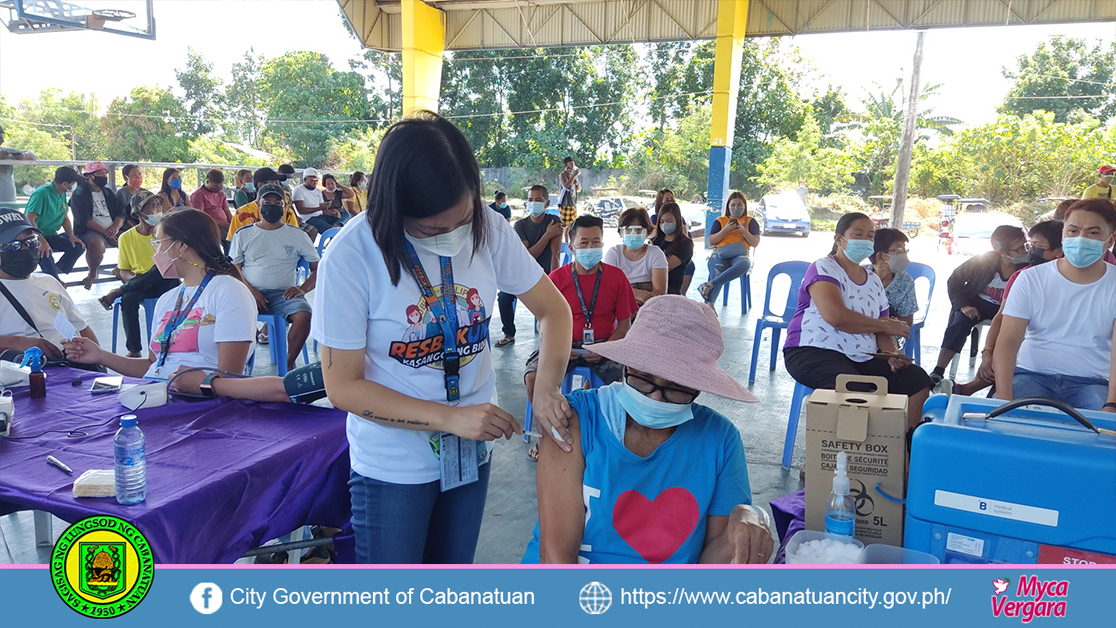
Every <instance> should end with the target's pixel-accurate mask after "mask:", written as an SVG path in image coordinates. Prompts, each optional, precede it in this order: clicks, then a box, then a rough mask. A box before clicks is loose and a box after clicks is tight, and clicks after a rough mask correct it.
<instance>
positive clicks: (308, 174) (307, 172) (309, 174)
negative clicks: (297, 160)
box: [302, 168, 320, 179]
mask: <svg viewBox="0 0 1116 628" xmlns="http://www.w3.org/2000/svg"><path fill="white" fill-rule="evenodd" d="M309 177H320V175H319V174H318V171H317V170H316V169H314V168H307V169H306V170H303V171H302V178H303V179H306V178H309Z"/></svg>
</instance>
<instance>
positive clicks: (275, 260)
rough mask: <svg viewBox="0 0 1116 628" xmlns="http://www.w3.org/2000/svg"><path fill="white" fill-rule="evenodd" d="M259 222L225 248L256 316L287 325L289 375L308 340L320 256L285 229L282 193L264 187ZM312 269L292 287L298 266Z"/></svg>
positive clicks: (294, 232) (303, 238)
mask: <svg viewBox="0 0 1116 628" xmlns="http://www.w3.org/2000/svg"><path fill="white" fill-rule="evenodd" d="M257 199H258V202H259V203H260V214H261V215H262V216H263V220H262V221H260V222H257V223H255V224H252V225H249V226H247V227H243V228H241V229H240V231H237V232H236V233H235V234H233V239H232V246H231V247H230V248H229V253H230V257H232V260H233V263H234V264H236V266H237V268H239V269H240V272H241V274H243V276H244V283H245V284H246V285H247V286H248V289H249V290H251V292H252V297H253V298H255V299H256V305H257V306H258V307H259V309H260V314H275V315H277V316H281V317H282V318H283V320H285V321H287V322H288V323H290V324H291V329H290V332H288V334H287V369H288V370H290V369H293V368H294V364H295V358H297V357H298V354H299V353H300V352H302V347H303V345H305V344H306V338H307V337H308V336H309V335H310V303H309V302H308V301H307V300H306V293H307V292H309V291H310V290H313V289H314V281H315V280H316V278H317V271H318V251H317V250H316V249H315V248H314V245H313V244H312V243H311V242H310V240H309V239H307V238H306V234H304V233H303V232H302V231H301V230H299V229H298V228H297V227H293V226H291V225H288V224H284V223H283V212H284V207H283V188H282V187H280V186H278V185H275V184H268V185H265V186H263V187H262V188H260V190H259V194H258V195H257ZM300 259H305V260H306V261H307V262H309V263H310V276H309V277H307V278H306V281H305V282H304V283H303V284H302V285H301V286H299V285H296V280H297V278H296V273H297V270H298V262H299V260H300Z"/></svg>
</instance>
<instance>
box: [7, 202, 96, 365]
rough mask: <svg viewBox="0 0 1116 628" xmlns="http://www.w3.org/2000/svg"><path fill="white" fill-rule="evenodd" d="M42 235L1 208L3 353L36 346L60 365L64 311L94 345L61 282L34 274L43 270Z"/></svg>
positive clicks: (19, 216)
mask: <svg viewBox="0 0 1116 628" xmlns="http://www.w3.org/2000/svg"><path fill="white" fill-rule="evenodd" d="M41 237H42V236H41V235H40V233H39V230H38V229H36V228H35V227H32V226H31V223H29V222H27V219H26V218H24V216H23V214H21V213H20V212H19V211H18V210H15V209H7V208H4V209H0V353H2V352H4V351H9V350H10V351H15V352H18V353H22V352H24V351H26V350H27V349H30V348H31V347H38V348H39V349H40V350H42V352H43V355H45V356H46V357H47V359H48V360H56V361H57V360H62V359H63V356H64V354H63V352H62V343H63V342H68V341H69V340H70V339H69V338H63V337H62V334H60V333H59V332H58V330H57V329H55V328H54V320H55V318H56V317H57V316H58V313H59V312H61V313H62V314H63V315H64V316H65V317H66V319H67V320H69V321H70V324H72V325H73V326H74V328H75V329H77V330H78V333H79V334H80V335H81V336H84V337H85V338H89V339H90V340H92V341H94V342H96V341H97V336H96V335H95V334H94V333H93V330H92V329H90V328H89V324H88V323H86V322H85V319H84V318H82V316H81V313H80V312H78V310H77V308H76V307H75V306H74V301H73V299H71V298H70V295H69V294H67V293H66V289H65V288H63V287H62V284H60V283H58V280H57V279H55V278H54V277H51V276H50V275H45V274H42V273H36V272H35V268H37V267H38V265H39V238H41Z"/></svg>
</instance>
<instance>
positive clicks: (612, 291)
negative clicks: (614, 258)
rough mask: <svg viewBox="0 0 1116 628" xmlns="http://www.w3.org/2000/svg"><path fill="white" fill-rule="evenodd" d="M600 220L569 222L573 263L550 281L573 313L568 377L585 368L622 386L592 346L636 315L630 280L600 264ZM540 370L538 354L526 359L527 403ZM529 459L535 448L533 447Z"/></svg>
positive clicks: (624, 329)
mask: <svg viewBox="0 0 1116 628" xmlns="http://www.w3.org/2000/svg"><path fill="white" fill-rule="evenodd" d="M603 238H604V221H602V220H601V219H600V218H598V217H596V216H588V215H585V216H580V217H578V218H577V220H575V221H574V222H573V226H572V227H571V234H570V249H571V250H572V251H573V254H574V258H575V260H576V261H574V262H571V263H569V264H567V265H565V266H563V267H561V268H559V269H558V270H555V271H554V272H552V273H550V280H551V281H553V282H554V285H555V286H556V287H557V288H558V291H559V292H561V293H562V296H564V297H566V301H567V302H569V304H570V310H571V311H572V312H573V334H574V337H573V352H572V353H571V354H570V364H569V367H568V368H567V369H566V372H567V373H569V372H570V371H572V370H573V369H574V368H575V367H578V366H588V367H589V368H591V369H592V370H593V372H594V373H596V374H597V376H598V377H600V378H601V381H603V382H604V383H606V384H611V383H613V382H617V381H620V376H621V373H620V370H621V369H620V365H618V364H616V363H615V362H612V361H610V360H605V359H603V358H601V356H599V355H597V354H596V353H594V352H593V351H592V350H591V349H590V347H591V345H593V344H594V343H596V342H603V341H605V340H619V339H621V338H623V337H624V335H625V334H627V333H628V329H629V328H630V327H631V318H632V315H633V314H635V312H636V300H635V294H634V293H632V287H631V285H629V284H628V278H627V277H625V276H624V273H623V272H622V271H621V270H620V269H619V268H616V267H615V266H609V265H608V264H605V263H603V262H601V257H602V255H603V251H604V248H603V245H602V239H603ZM538 369H539V352H538V351H537V350H536V351H535V352H534V353H532V354H531V357H530V358H529V359H528V360H527V374H526V375H525V376H524V382H525V383H526V384H527V398H528V399H534V398H535V373H536V372H537V371H538ZM531 454H532V458H534V457H535V456H536V455H537V449H535V448H532V450H531Z"/></svg>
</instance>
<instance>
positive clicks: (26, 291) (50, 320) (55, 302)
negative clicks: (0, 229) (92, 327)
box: [0, 273, 89, 349]
mask: <svg viewBox="0 0 1116 628" xmlns="http://www.w3.org/2000/svg"><path fill="white" fill-rule="evenodd" d="M0 283H2V284H4V287H5V288H7V289H8V292H11V293H12V296H13V297H15V299H16V301H19V304H20V305H22V306H23V309H25V310H27V315H28V316H30V317H31V320H32V321H34V323H35V327H38V328H39V333H38V334H37V333H35V330H34V329H32V328H31V327H29V326H28V325H27V322H26V321H24V320H23V317H22V316H20V315H19V312H17V311H16V309H15V308H14V307H12V304H11V303H9V302H8V299H7V298H6V297H4V295H2V294H0V336H23V337H25V338H38V337H39V334H42V335H43V338H46V339H47V340H49V341H50V342H52V343H53V344H54V345H55V346H57V347H58V348H59V349H61V348H62V334H59V333H58V330H56V329H55V328H54V319H55V318H56V317H57V316H58V313H59V312H62V313H63V314H65V316H66V318H67V319H69V321H70V323H71V324H73V326H74V327H75V328H76V329H77V330H78V331H81V330H83V329H85V328H86V327H89V323H86V322H85V318H83V317H82V315H81V312H79V311H78V309H77V307H75V306H74V301H73V299H71V298H70V295H69V294H67V293H66V288H64V287H63V286H62V284H60V283H58V280H57V279H55V278H54V277H51V276H50V275H45V274H43V273H31V276H29V277H28V278H27V279H0ZM66 340H69V338H67V339H66Z"/></svg>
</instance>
